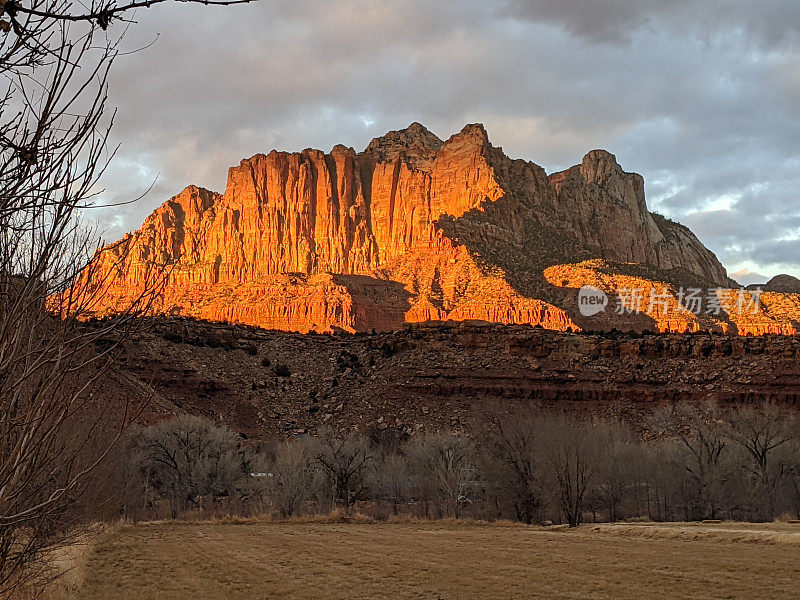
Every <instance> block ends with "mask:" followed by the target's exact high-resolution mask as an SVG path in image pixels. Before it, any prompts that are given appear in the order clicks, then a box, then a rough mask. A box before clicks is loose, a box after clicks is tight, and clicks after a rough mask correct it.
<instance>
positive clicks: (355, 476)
mask: <svg viewBox="0 0 800 600" xmlns="http://www.w3.org/2000/svg"><path fill="white" fill-rule="evenodd" d="M373 460H374V456H373V453H372V450H371V449H370V447H369V442H368V441H367V439H366V438H364V437H363V436H360V435H356V434H350V435H347V436H342V437H337V436H334V435H332V434H325V435H323V436H322V437H321V439H320V442H319V448H318V450H317V452H316V464H317V466H318V468H319V469H320V470H321V471H322V472H323V473H324V474H325V476H326V477H327V479H328V482H329V484H330V486H331V489H332V490H333V494H334V498H335V499H336V500H339V501H341V503H342V506H343V507H344V512H345V514H349V513H350V507H351V506H352V505H353V504H354V503H355V502H356V501H357V500H358V499H359V498H360V497H361V496H362V494H363V493H364V492H365V490H366V489H367V483H368V470H369V468H370V467H371V466H372V465H373Z"/></svg>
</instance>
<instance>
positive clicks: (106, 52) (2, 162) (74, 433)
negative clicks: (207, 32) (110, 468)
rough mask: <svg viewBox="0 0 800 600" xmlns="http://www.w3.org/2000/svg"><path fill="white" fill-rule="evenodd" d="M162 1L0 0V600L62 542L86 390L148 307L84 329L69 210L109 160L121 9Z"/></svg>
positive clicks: (90, 300) (76, 231) (98, 451)
mask: <svg viewBox="0 0 800 600" xmlns="http://www.w3.org/2000/svg"><path fill="white" fill-rule="evenodd" d="M162 1H164V0H147V1H146V2H133V3H125V4H116V3H114V2H113V1H111V0H100V1H98V0H95V1H92V2H89V3H84V2H73V1H72V0H30V1H23V0H0V76H2V78H3V81H4V82H5V89H4V90H3V91H2V92H0V595H6V594H8V593H10V592H11V591H12V590H13V588H14V586H15V585H17V584H18V583H20V582H21V580H22V578H24V573H25V570H26V567H29V566H30V565H31V562H32V559H33V558H34V557H36V556H37V555H41V553H43V552H45V551H46V550H47V549H48V548H51V547H52V546H53V544H55V543H57V542H58V541H59V540H63V539H64V536H65V534H66V530H67V529H68V527H67V524H66V522H65V521H64V519H62V518H60V515H63V511H64V509H65V507H66V506H68V505H69V504H70V503H71V502H72V501H73V499H74V498H75V496H76V495H77V494H78V493H79V492H80V490H81V488H82V487H83V486H84V485H85V482H86V480H87V476H88V475H89V473H90V472H91V471H92V470H93V468H94V467H95V466H96V465H97V464H98V463H99V461H100V460H101V459H102V457H103V456H104V455H105V454H106V453H107V452H108V446H105V447H103V448H93V449H92V451H91V452H90V451H89V450H90V448H92V444H91V443H90V440H92V439H93V438H94V437H96V436H95V435H94V434H95V433H96V431H97V429H98V428H100V427H106V426H108V423H107V422H106V421H107V420H106V419H104V418H102V416H101V415H102V414H103V410H102V403H101V402H98V401H97V400H96V399H94V398H93V396H92V394H93V392H94V390H95V389H96V386H97V384H98V382H99V381H100V380H101V379H102V377H103V376H104V374H105V373H106V372H107V371H108V369H109V366H110V365H111V364H112V361H113V359H114V357H115V356H116V350H117V348H118V345H119V343H120V341H121V340H122V339H124V338H125V336H126V334H127V333H129V332H130V330H131V327H132V324H133V323H134V322H135V321H134V319H133V318H132V317H134V316H135V315H136V314H138V313H139V312H141V311H142V310H143V309H146V306H147V303H148V301H149V298H150V297H151V296H150V292H151V290H152V288H153V286H151V285H149V284H148V285H143V286H142V295H141V297H140V298H138V299H136V300H135V301H133V302H131V303H130V306H128V307H127V308H124V309H122V310H121V314H120V315H119V316H118V317H117V318H115V319H111V320H107V321H105V322H103V323H99V324H96V325H95V326H87V325H85V324H83V323H82V320H83V319H84V318H85V317H87V316H88V315H89V314H91V312H92V310H91V309H92V307H93V306H95V305H96V304H97V299H98V294H100V293H102V285H96V286H95V287H93V288H89V287H87V286H86V285H81V284H78V285H74V284H75V282H76V281H78V280H79V277H78V275H79V273H80V272H81V271H82V269H83V267H84V266H85V265H86V264H87V263H88V262H89V260H90V259H91V258H92V256H93V255H94V253H95V250H96V249H97V247H98V240H97V238H96V236H94V235H92V233H91V231H89V230H87V229H86V228H85V227H83V226H82V225H81V221H80V214H81V211H82V210H83V209H84V208H86V207H87V206H88V205H89V204H90V203H91V202H92V200H93V198H94V197H95V195H96V193H97V191H98V181H99V178H100V176H101V175H102V173H103V172H104V170H105V167H106V166H107V164H108V161H109V160H110V159H111V157H112V156H113V154H114V151H113V149H112V150H109V149H108V147H107V144H106V142H107V139H108V132H109V129H110V127H111V125H112V122H113V114H109V113H108V111H107V76H108V73H109V69H110V68H111V66H112V64H113V61H114V59H115V57H116V56H117V54H118V51H119V42H120V39H121V36H122V33H123V32H124V29H125V27H127V25H128V20H129V18H130V14H131V11H133V10H134V9H136V8H137V7H144V6H150V5H152V4H157V3H160V2H162ZM190 1H191V0H190ZM198 1H203V2H205V3H222V4H228V3H236V2H239V1H244V0H233V2H215V0H210V1H208V2H206V1H205V0H198ZM126 15H127V16H126ZM114 23H118V24H119V25H120V27H118V28H117V29H116V31H112V30H111V28H110V27H111V26H112V25H113V24H114ZM144 278H145V280H147V281H148V282H149V281H153V282H157V281H159V280H160V279H161V276H160V274H159V273H157V272H154V273H146V274H144ZM91 279H92V278H91V277H84V278H83V279H82V280H83V281H84V282H85V281H89V280H91ZM96 283H97V282H96ZM100 283H102V282H100ZM93 409H97V410H96V411H95V410H93ZM129 417H130V414H129V413H127V414H126V411H125V410H123V411H122V417H121V418H120V419H118V420H117V421H118V422H117V423H116V426H117V427H118V431H117V434H118V433H119V431H121V430H122V428H123V427H124V425H125V423H126V422H127V421H128V420H129ZM115 437H116V436H112V440H111V441H112V442H113V438H115Z"/></svg>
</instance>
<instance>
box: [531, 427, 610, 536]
mask: <svg viewBox="0 0 800 600" xmlns="http://www.w3.org/2000/svg"><path fill="white" fill-rule="evenodd" d="M545 448H546V450H545V456H546V457H547V461H548V464H549V469H550V472H551V473H552V477H553V480H554V481H555V485H556V490H557V497H558V504H559V507H560V508H561V512H562V513H563V515H564V518H565V519H566V520H567V522H568V523H569V525H570V527H577V526H578V525H580V524H581V522H582V519H583V512H584V509H585V503H586V494H587V492H588V490H589V486H590V485H591V483H592V480H593V478H594V477H595V474H596V470H597V466H598V458H599V453H600V452H601V451H602V449H601V447H600V446H599V444H598V443H597V436H596V434H595V432H594V431H593V430H592V429H591V428H590V427H585V426H581V425H580V424H578V423H576V422H575V421H573V420H572V419H570V418H568V417H566V416H561V417H557V418H553V419H552V421H551V422H550V423H549V425H548V432H547V442H546V445H545Z"/></svg>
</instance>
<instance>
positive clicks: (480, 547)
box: [77, 522, 800, 600]
mask: <svg viewBox="0 0 800 600" xmlns="http://www.w3.org/2000/svg"><path fill="white" fill-rule="evenodd" d="M798 558H800V525H789V524H787V525H779V524H769V525H743V524H719V525H710V524H700V525H696V524H675V525H663V524H662V525H597V526H593V525H584V526H581V527H580V528H578V529H576V530H565V529H561V528H540V527H525V526H521V525H508V526H499V525H485V524H458V523H438V524H437V523H402V524H352V523H351V524H313V523H309V524H299V523H270V522H249V523H244V524H231V523H150V524H139V525H127V526H122V527H120V528H117V529H116V530H114V531H109V532H105V533H103V534H101V535H100V537H99V538H98V539H97V541H96V543H95V544H94V547H93V550H92V552H91V554H90V555H89V557H88V559H87V562H86V564H85V565H84V566H83V569H82V570H83V576H84V583H83V587H82V589H81V590H80V591H79V592H78V593H77V598H81V599H85V600H95V599H97V600H101V599H102V600H111V599H115V598H120V599H121V598H126V599H130V598H142V599H149V598H152V599H160V600H161V599H164V600H177V599H200V598H213V599H220V600H222V599H229V598H236V599H243V600H246V599H259V600H266V599H273V598H292V599H306V598H308V599H310V598H315V599H316V598H326V599H337V598H341V599H345V598H347V599H353V598H371V599H372V598H424V599H430V600H435V599H437V598H443V599H447V600H450V599H458V598H503V599H513V598H520V599H521V598H526V599H527V598H547V599H553V598H575V599H577V598H612V599H615V600H624V599H631V598H646V599H649V598H658V599H659V600H668V599H672V598H693V599H695V598H709V599H711V598H714V599H719V598H742V599H747V600H754V599H758V598H765V599H766V598H773V599H777V598H787V599H788V598H797V596H798V593H800V592H799V590H800V560H798Z"/></svg>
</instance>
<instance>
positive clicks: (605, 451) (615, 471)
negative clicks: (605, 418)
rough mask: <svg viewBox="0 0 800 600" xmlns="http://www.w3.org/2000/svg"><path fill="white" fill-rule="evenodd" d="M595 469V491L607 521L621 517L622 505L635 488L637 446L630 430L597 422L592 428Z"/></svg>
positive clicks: (621, 426) (616, 424)
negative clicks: (594, 435)
mask: <svg viewBox="0 0 800 600" xmlns="http://www.w3.org/2000/svg"><path fill="white" fill-rule="evenodd" d="M595 434H596V435H597V436H598V440H597V444H598V448H599V449H600V453H599V455H598V469H597V475H596V477H595V488H596V491H597V496H598V499H599V501H600V503H601V505H602V507H603V508H604V509H605V511H606V513H607V515H608V519H609V520H610V521H617V520H619V519H620V518H622V514H621V510H622V505H623V503H624V502H625V500H626V498H628V497H629V495H630V494H629V492H630V491H632V490H633V489H635V486H636V481H635V476H634V467H635V465H636V454H637V452H636V450H637V449H636V446H635V444H634V443H633V440H632V439H631V432H630V430H629V429H628V428H627V427H625V426H623V425H622V424H620V423H600V424H598V425H597V426H596V428H595Z"/></svg>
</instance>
